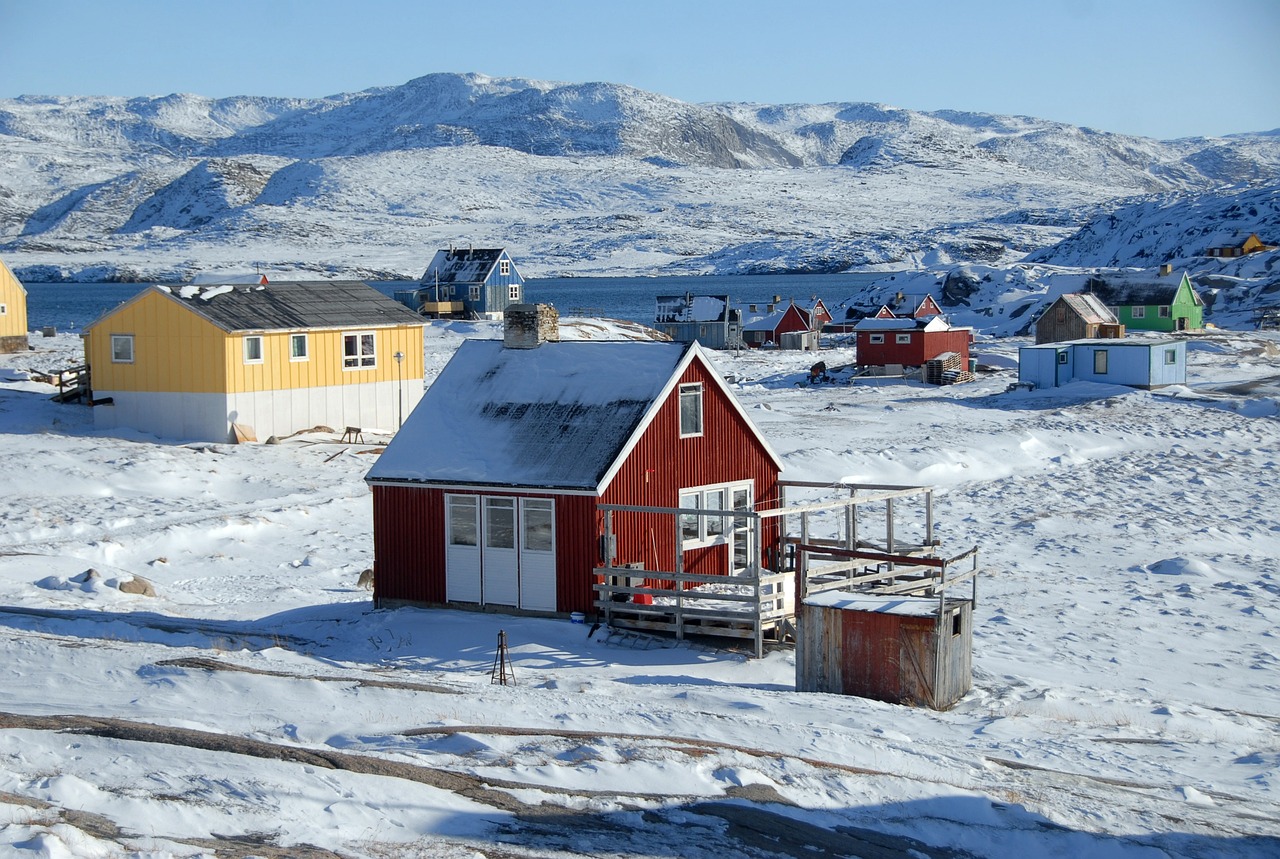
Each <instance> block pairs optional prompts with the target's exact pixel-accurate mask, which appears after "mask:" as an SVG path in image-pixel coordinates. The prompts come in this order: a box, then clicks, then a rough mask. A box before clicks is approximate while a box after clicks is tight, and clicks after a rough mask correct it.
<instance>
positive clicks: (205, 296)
mask: <svg viewBox="0 0 1280 859" xmlns="http://www.w3.org/2000/svg"><path fill="white" fill-rule="evenodd" d="M422 324H423V321H422V318H421V317H419V316H417V315H416V314H415V313H413V312H412V311H411V310H409V309H408V308H406V307H404V306H402V305H400V304H397V303H396V302H395V301H393V300H392V299H390V298H388V297H387V296H385V295H383V294H382V293H380V292H378V291H377V290H376V289H374V288H373V287H371V286H368V285H367V284H364V283H360V282H358V281H314V282H281V283H266V284H222V285H200V286H195V285H191V286H152V287H148V288H147V289H145V290H143V291H142V292H140V293H139V294H138V295H136V296H134V297H133V298H131V299H129V300H128V301H126V302H124V303H123V304H121V305H120V306H119V307H117V308H115V309H114V310H111V311H109V312H108V313H106V314H104V315H103V316H102V317H101V318H99V319H98V320H96V321H95V322H93V323H92V324H90V325H89V326H88V327H86V328H85V334H84V338H85V361H86V363H87V364H88V365H89V373H90V380H91V384H92V387H93V403H94V409H93V415H94V424H95V425H96V426H97V427H99V428H104V429H112V428H117V427H132V428H134V429H138V430H142V431H144V432H149V433H154V434H155V435H158V436H162V437H165V438H181V439H201V440H206V441H219V442H222V441H229V440H233V439H234V438H235V437H236V431H237V430H239V431H240V434H242V435H247V436H248V437H257V438H260V439H265V438H267V437H268V436H272V435H276V436H285V435H290V434H292V433H294V432H297V431H299V430H304V429H310V428H311V427H315V426H328V427H331V428H333V429H335V430H339V431H341V430H343V429H345V428H346V427H360V428H361V429H363V430H365V431H373V430H382V431H386V432H390V431H395V430H397V429H398V428H399V426H400V423H401V421H402V420H403V418H404V416H406V415H408V414H409V413H410V412H411V411H413V407H414V406H415V405H417V403H418V400H419V399H421V397H422Z"/></svg>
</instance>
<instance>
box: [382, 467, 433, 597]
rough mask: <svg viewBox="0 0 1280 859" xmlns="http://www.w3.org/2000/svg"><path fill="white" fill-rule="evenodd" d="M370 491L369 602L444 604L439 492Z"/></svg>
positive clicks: (386, 488) (390, 488)
mask: <svg viewBox="0 0 1280 859" xmlns="http://www.w3.org/2000/svg"><path fill="white" fill-rule="evenodd" d="M372 489H373V557H374V564H375V567H374V587H373V598H374V601H375V602H379V601H381V600H384V599H387V600H405V601H408V602H422V603H442V602H444V493H443V492H441V491H440V490H438V489H418V488H416V487H409V486H381V485H378V484H374V486H373V487H372Z"/></svg>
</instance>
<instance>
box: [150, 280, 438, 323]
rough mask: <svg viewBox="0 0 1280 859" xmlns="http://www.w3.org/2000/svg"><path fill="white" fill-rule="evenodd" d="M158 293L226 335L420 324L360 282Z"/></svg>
mask: <svg viewBox="0 0 1280 859" xmlns="http://www.w3.org/2000/svg"><path fill="white" fill-rule="evenodd" d="M156 288H157V289H162V290H165V291H166V292H168V293H169V294H170V295H172V296H173V297H174V298H176V299H177V300H178V301H181V302H182V303H183V304H185V305H186V306H187V307H189V308H190V309H191V310H192V311H194V312H195V313H196V314H198V315H200V316H202V317H204V318H205V319H207V320H209V321H210V322H212V323H213V324H214V325H216V326H218V327H219V328H221V329H223V330H224V331H262V330H268V331H270V330H278V329H294V328H372V327H377V326H383V325H406V324H410V325H421V324H422V318H421V317H420V316H418V315H417V314H416V313H414V312H413V311H411V310H409V309H408V308H407V307H405V306H404V305H402V304H399V303H398V302H396V301H394V300H393V299H391V298H390V297H389V296H386V295H383V294H382V293H381V292H378V290H376V289H374V288H373V287H372V286H369V285H368V284H367V283H362V282H361V281H358V280H315V281H274V282H272V283H268V284H264V285H259V284H241V283H238V284H225V285H217V284H208V285H204V284H202V285H200V286H194V285H187V286H183V285H178V286H160V287H156Z"/></svg>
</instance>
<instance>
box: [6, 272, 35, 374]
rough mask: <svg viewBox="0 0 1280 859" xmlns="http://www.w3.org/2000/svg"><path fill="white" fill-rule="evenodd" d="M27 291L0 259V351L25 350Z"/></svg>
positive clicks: (27, 344)
mask: <svg viewBox="0 0 1280 859" xmlns="http://www.w3.org/2000/svg"><path fill="white" fill-rule="evenodd" d="M29 345H30V344H29V343H28V342H27V291H26V290H25V289H23V288H22V284H21V283H20V282H19V281H18V279H17V278H16V277H14V276H13V272H11V271H9V267H8V266H7V265H5V264H4V260H0V352H25V351H26V350H27V347H28V346H29Z"/></svg>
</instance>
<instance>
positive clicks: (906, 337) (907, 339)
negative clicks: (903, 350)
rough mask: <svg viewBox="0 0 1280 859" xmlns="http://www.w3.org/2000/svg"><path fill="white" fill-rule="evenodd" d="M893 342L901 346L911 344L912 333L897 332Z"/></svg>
mask: <svg viewBox="0 0 1280 859" xmlns="http://www.w3.org/2000/svg"><path fill="white" fill-rule="evenodd" d="M893 342H894V343H896V344H898V345H899V346H904V345H909V344H910V343H911V335H910V334H895V335H893Z"/></svg>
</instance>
